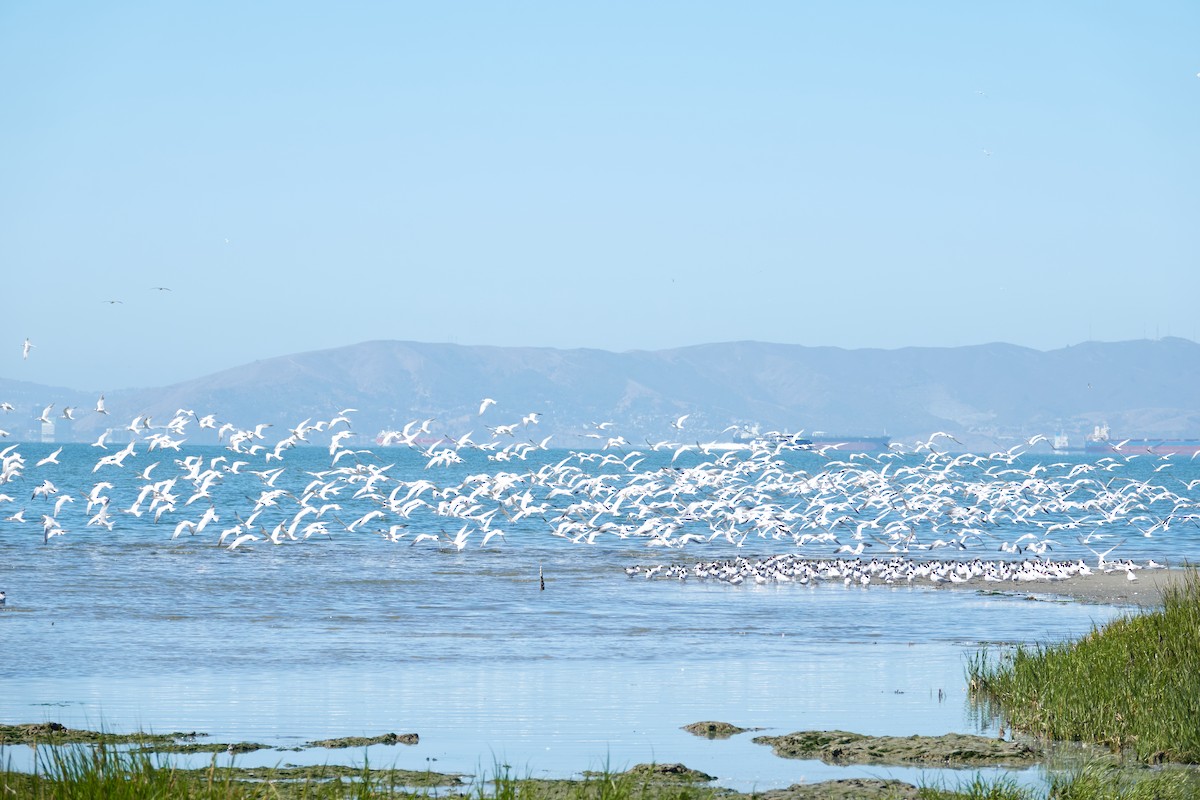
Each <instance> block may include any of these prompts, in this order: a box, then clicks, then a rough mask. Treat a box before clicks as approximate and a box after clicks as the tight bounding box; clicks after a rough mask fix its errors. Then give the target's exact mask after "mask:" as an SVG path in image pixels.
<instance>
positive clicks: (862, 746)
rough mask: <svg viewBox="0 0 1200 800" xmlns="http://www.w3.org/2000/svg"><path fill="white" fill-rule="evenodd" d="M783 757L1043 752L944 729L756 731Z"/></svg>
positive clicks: (888, 759) (937, 761) (898, 760)
mask: <svg viewBox="0 0 1200 800" xmlns="http://www.w3.org/2000/svg"><path fill="white" fill-rule="evenodd" d="M753 741H754V742H755V743H756V744H767V745H770V746H771V748H772V750H774V752H775V755H777V756H780V757H782V758H817V759H820V760H821V761H824V762H825V763H827V764H877V765H881V766H911V765H927V766H934V765H936V766H948V767H983V766H997V767H1002V766H1003V767H1025V766H1032V765H1033V764H1036V763H1037V762H1038V761H1039V760H1040V759H1041V757H1042V752H1041V751H1040V750H1038V749H1036V748H1035V747H1033V746H1032V745H1030V744H1026V743H1024V742H1015V741H1005V740H1003V739H995V738H990V737H986V736H974V735H970V734H962V733H947V734H945V735H943V736H865V735H863V734H861V733H848V732H846V731H801V732H798V733H788V734H784V735H783V736H756V737H754V740H753Z"/></svg>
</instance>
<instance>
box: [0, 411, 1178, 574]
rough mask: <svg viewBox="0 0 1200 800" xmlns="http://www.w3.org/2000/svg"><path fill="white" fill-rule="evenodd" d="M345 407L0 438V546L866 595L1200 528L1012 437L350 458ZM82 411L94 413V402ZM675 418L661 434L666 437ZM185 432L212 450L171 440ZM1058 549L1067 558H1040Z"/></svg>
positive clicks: (449, 446) (439, 450)
mask: <svg viewBox="0 0 1200 800" xmlns="http://www.w3.org/2000/svg"><path fill="white" fill-rule="evenodd" d="M0 409H3V410H4V411H5V412H9V413H11V411H12V410H13V409H12V406H11V405H10V404H7V403H5V404H2V405H0ZM354 411H355V410H354V409H345V410H343V411H341V412H338V413H336V414H331V415H330V416H329V417H328V418H327V419H320V420H315V421H314V420H312V419H307V420H304V421H303V422H301V423H299V424H297V425H295V426H293V427H291V428H290V429H286V430H284V429H282V428H281V429H279V430H274V429H273V427H274V426H272V425H270V424H266V423H263V424H259V425H255V426H253V427H250V428H242V427H239V426H237V425H234V424H232V423H229V422H223V421H221V420H219V419H218V418H217V416H216V415H214V414H201V413H198V412H196V411H193V410H189V409H179V410H178V411H177V412H176V414H175V415H173V417H172V418H171V419H170V420H168V421H167V422H166V423H165V424H159V425H155V424H152V421H151V420H150V419H148V418H146V417H137V418H135V419H133V420H132V421H131V422H130V423H129V424H128V425H127V426H126V427H125V429H123V430H122V431H121V433H122V437H121V438H127V439H128V442H127V443H125V444H124V445H122V446H117V445H116V444H110V443H109V442H108V441H107V439H108V436H107V435H104V436H101V437H100V438H99V439H98V440H97V441H96V442H94V443H92V445H91V448H88V449H87V451H86V452H87V453H88V457H86V458H83V456H82V454H83V453H84V452H85V451H84V448H85V447H86V445H74V446H72V448H73V449H72V450H71V451H69V452H68V454H67V456H64V455H63V453H64V448H63V447H59V448H58V449H56V450H54V451H53V452H51V453H49V454H47V455H45V456H42V457H40V458H36V459H34V458H30V459H28V460H27V459H26V458H25V457H24V455H23V453H22V446H21V445H20V444H10V445H8V446H6V447H4V448H2V449H0V533H4V534H6V535H12V533H13V532H14V531H21V530H25V529H27V528H28V527H35V528H36V529H40V534H41V538H42V541H43V542H44V543H50V542H51V541H52V540H53V539H55V538H57V537H62V536H66V535H67V534H69V533H73V532H76V531H85V532H86V531H95V532H105V533H113V534H115V533H119V532H121V531H122V530H123V529H126V528H127V527H138V528H143V529H144V528H145V527H146V526H154V529H157V530H162V531H163V532H164V535H167V534H169V535H170V537H171V538H180V537H188V538H189V539H191V538H195V537H203V538H205V539H206V540H211V541H212V542H213V543H214V544H216V545H220V546H223V547H226V548H228V549H230V550H237V549H239V548H244V547H247V546H249V545H251V544H255V543H263V544H265V543H269V544H273V545H283V544H287V543H291V542H299V541H304V540H307V539H310V538H313V537H331V536H341V535H346V534H352V535H363V534H366V535H372V536H377V537H380V538H382V539H384V540H387V541H389V542H394V543H399V542H406V543H408V544H410V545H422V546H426V547H434V548H439V549H444V550H449V551H463V550H465V549H467V548H468V547H497V546H503V545H504V543H505V542H507V541H508V540H507V538H506V535H507V534H518V533H519V536H520V537H530V536H536V535H545V536H549V537H554V538H557V539H562V540H565V541H568V542H573V543H576V544H581V545H594V544H596V543H598V542H613V541H617V540H621V541H624V542H625V543H627V544H635V543H636V544H642V545H645V546H648V547H653V548H682V547H686V546H702V545H710V544H712V545H715V546H725V547H733V548H740V547H742V546H743V545H745V544H746V543H747V541H748V540H750V541H751V543H752V544H754V543H758V542H778V543H779V545H782V546H786V547H788V548H790V550H791V551H792V552H791V553H790V554H789V555H787V556H780V557H777V559H776V560H767V561H765V562H750V561H747V560H745V559H742V560H737V559H734V560H731V561H728V562H709V563H707V564H697V565H695V566H693V567H688V568H682V567H671V566H662V565H660V566H657V567H645V568H643V567H638V568H631V569H635V570H636V572H635V573H631V574H644V575H645V576H646V577H676V578H686V577H696V578H704V579H717V580H725V581H728V582H730V583H738V582H741V581H747V580H749V581H754V582H764V581H772V582H788V581H795V582H799V583H810V582H816V581H829V580H840V581H843V582H856V583H861V584H863V585H866V584H869V583H870V582H872V581H876V582H879V583H888V582H897V581H905V582H912V581H914V580H929V581H932V582H935V583H936V582H938V581H947V582H960V581H963V580H972V579H980V580H992V579H997V580H1024V579H1026V578H1028V579H1031V580H1033V579H1036V580H1045V579H1055V578H1056V577H1064V576H1067V575H1070V574H1078V573H1080V572H1081V571H1087V570H1090V569H1092V568H1091V567H1088V565H1087V563H1086V561H1085V559H1084V558H1082V557H1080V554H1082V553H1085V552H1090V553H1091V554H1092V555H1094V556H1095V561H1094V562H1093V563H1094V564H1095V567H1094V568H1095V569H1097V570H1105V569H1109V570H1111V569H1123V570H1125V571H1126V572H1127V574H1128V575H1129V576H1130V577H1131V578H1132V577H1133V572H1132V569H1133V567H1134V565H1132V563H1131V562H1124V563H1122V562H1118V561H1115V560H1106V559H1107V558H1108V556H1109V555H1110V554H1112V553H1113V552H1114V551H1115V550H1117V549H1118V548H1119V547H1120V546H1121V545H1122V544H1123V543H1124V542H1125V541H1127V540H1128V539H1129V538H1130V537H1147V538H1155V537H1158V538H1165V537H1171V536H1172V535H1174V534H1176V533H1178V532H1179V531H1180V530H1182V529H1188V528H1191V527H1194V526H1200V509H1198V508H1197V500H1196V489H1197V486H1200V480H1191V481H1185V480H1181V479H1177V478H1174V477H1172V470H1173V469H1174V468H1175V466H1176V462H1174V461H1172V460H1171V459H1170V457H1161V458H1159V457H1158V456H1150V455H1148V454H1143V455H1144V458H1145V459H1149V458H1154V459H1157V460H1158V462H1159V463H1157V464H1156V465H1155V467H1154V468H1153V469H1150V470H1147V469H1137V470H1135V469H1134V468H1133V466H1134V463H1135V459H1136V458H1138V454H1127V455H1122V454H1120V453H1115V454H1114V455H1112V456H1109V457H1105V458H1101V459H1099V460H1096V461H1080V460H1060V461H1054V460H1053V457H1050V458H1046V457H1040V456H1034V455H1032V454H1030V455H1023V454H1025V453H1026V452H1027V450H1028V449H1029V448H1028V447H1027V446H1025V445H1024V444H1023V445H1021V446H1017V447H1014V448H1011V449H1009V450H1007V451H1002V452H994V453H990V454H969V453H959V454H954V453H951V452H948V451H947V450H946V449H945V448H944V445H945V444H946V443H947V441H948V440H950V439H951V438H952V437H950V436H949V434H945V433H938V434H934V435H933V436H931V437H930V438H929V440H928V441H925V442H920V443H918V444H917V445H916V446H915V447H914V448H911V449H909V450H902V449H898V448H897V449H892V450H889V451H887V452H882V453H846V454H843V453H839V452H838V451H837V450H836V449H832V450H830V449H828V448H826V449H823V450H822V451H821V452H820V453H818V454H809V455H807V456H805V457H803V458H797V457H795V456H794V454H792V453H791V452H789V446H788V445H787V440H786V438H783V437H775V438H772V437H763V438H760V439H757V440H755V441H753V442H751V443H749V444H748V445H747V446H746V447H744V448H740V449H733V448H729V449H720V448H717V447H715V446H711V447H710V446H706V445H696V446H690V445H684V444H680V443H678V442H671V441H661V442H649V441H647V442H646V444H645V446H644V447H636V446H633V445H631V444H630V443H629V442H627V441H626V440H625V439H624V437H622V436H619V435H614V433H613V431H612V430H611V427H612V426H611V423H599V424H596V425H595V426H594V427H595V431H594V433H593V434H592V435H593V436H594V437H595V439H596V440H597V446H596V449H591V450H587V449H580V450H569V451H567V450H557V451H551V450H549V449H548V443H549V439H550V437H545V438H541V439H540V440H539V438H538V437H536V436H534V435H533V430H534V429H535V428H536V426H537V425H538V423H539V415H538V414H537V413H530V414H524V415H520V416H518V417H516V418H514V419H513V420H512V421H511V422H507V423H499V424H495V425H489V426H488V427H487V430H488V435H487V436H481V437H479V441H474V440H473V438H472V436H473V434H470V435H465V436H460V437H447V436H442V437H440V438H433V439H432V442H433V443H432V444H430V443H429V442H430V441H431V439H430V437H429V434H430V431H431V423H432V422H433V420H423V421H422V420H414V421H412V422H410V423H409V424H408V425H406V426H404V428H403V429H402V430H400V431H396V432H395V433H394V434H392V437H391V440H390V441H389V442H388V443H387V444H389V445H391V446H389V447H384V448H375V449H353V448H352V447H351V446H350V443H351V442H352V441H353V439H354V438H355V437H354V431H353V427H352V423H353V414H354ZM51 413H52V407H48V408H47V409H45V410H44V411H43V414H42V416H43V417H48V415H50V414H51ZM62 413H70V414H74V413H76V412H75V410H73V409H67V410H65V411H64V412H62ZM94 413H98V414H107V413H108V412H107V410H106V409H105V408H104V401H103V397H101V398H100V399H99V401H98V402H97V404H96V407H95V409H94ZM498 413H500V409H499V408H498V407H496V402H495V401H494V400H492V399H490V398H487V399H485V400H484V401H483V402H481V404H480V406H479V415H480V416H481V417H482V416H484V415H486V414H490V415H493V416H494V415H496V414H498ZM686 419H687V415H684V416H681V417H679V418H677V419H675V420H674V421H673V422H672V421H670V420H667V421H665V425H669V427H670V428H671V429H672V430H674V431H680V430H682V428H683V427H684V425H685V421H686ZM206 429H207V430H208V431H209V434H208V435H209V436H210V438H211V437H212V436H215V438H216V441H217V442H218V443H219V446H220V447H221V448H223V449H217V448H197V449H196V450H197V451H196V452H189V449H185V448H184V444H185V442H186V441H187V439H188V437H189V436H190V435H192V434H193V433H194V432H195V431H203V430H206ZM110 430H111V429H110ZM126 433H127V434H128V436H125V435H124V434H126ZM1037 440H1038V437H1034V438H1033V439H1031V440H1030V441H1029V442H1028V443H1027V444H1028V445H1029V446H1032V445H1033V444H1035V443H1036V441H1037ZM92 448H94V450H93V449H92ZM298 448H299V449H298ZM318 448H319V449H318ZM398 449H402V450H407V451H408V453H406V454H403V453H400V452H398ZM93 453H94V455H92V454H93ZM298 453H305V454H306V455H302V456H301V455H297V454H298ZM318 455H319V458H318ZM817 455H820V456H821V457H820V458H817V457H816V456H817ZM81 458H82V461H83V462H84V463H80V460H81ZM402 462H403V463H402ZM1143 463H1144V461H1143ZM770 546H773V547H774V546H775V545H770ZM1068 551H1072V552H1074V553H1075V555H1073V556H1072V557H1071V558H1069V559H1067V560H1062V556H1063V554H1064V553H1066V552H1068ZM977 553H988V554H997V553H999V554H1002V555H999V556H997V555H989V556H988V558H989V559H994V560H983V559H982V558H974V559H973V558H972V556H974V555H975V554H977ZM947 554H949V557H947V558H942V557H943V556H946V555H947ZM802 556H804V557H802ZM935 559H940V560H935ZM1054 559H1059V560H1057V561H1055V560H1054ZM1087 561H1090V559H1087ZM1035 575H1036V577H1035Z"/></svg>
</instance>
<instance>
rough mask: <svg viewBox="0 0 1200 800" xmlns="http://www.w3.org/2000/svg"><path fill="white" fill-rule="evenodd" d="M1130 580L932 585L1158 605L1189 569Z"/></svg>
mask: <svg viewBox="0 0 1200 800" xmlns="http://www.w3.org/2000/svg"><path fill="white" fill-rule="evenodd" d="M1133 575H1134V577H1135V580H1132V581H1131V580H1129V577H1128V575H1127V574H1126V572H1125V571H1124V570H1119V571H1113V572H1094V573H1092V574H1091V575H1080V576H1076V577H1073V578H1066V579H1064V580H1058V581H1038V582H1030V583H1020V584H1012V585H1006V584H987V583H976V582H971V583H965V584H955V583H939V584H937V585H934V586H930V587H929V588H931V589H933V590H934V591H939V592H978V593H980V594H992V595H1004V596H1008V597H1026V598H1029V599H1031V600H1042V599H1058V600H1075V601H1078V602H1080V603H1096V604H1101V605H1118V606H1124V605H1128V606H1136V607H1138V608H1154V607H1156V606H1159V605H1161V603H1162V595H1163V591H1164V590H1166V589H1168V588H1172V587H1175V586H1179V585H1181V584H1182V583H1183V580H1184V577H1185V576H1186V575H1187V570H1185V569H1174V568H1173V569H1139V570H1136V571H1135V572H1133Z"/></svg>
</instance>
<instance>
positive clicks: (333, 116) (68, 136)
mask: <svg viewBox="0 0 1200 800" xmlns="http://www.w3.org/2000/svg"><path fill="white" fill-rule="evenodd" d="M1198 72H1200V3H1196V2H1194V1H1192V0H1187V1H1186V2H1158V3H1139V2H1128V3H1099V2H1055V3H1045V2H1028V3H1019V2H1018V3H1000V4H996V3H991V4H981V3H962V2H945V3H893V2H857V3H856V2H845V3H843V2H837V3H803V2H797V1H794V0H788V1H786V2H755V3H729V2H725V3H704V2H695V1H694V0H687V2H674V3H672V2H658V3H646V2H641V1H640V0H639V1H638V2H603V3H590V4H582V3H562V2H541V3H521V2H505V3H493V2H455V3H421V4H417V3H405V2H378V3H371V2H348V3H320V4H315V3H314V4H308V3H298V2H286V3H282V2H280V3H273V2H262V3H242V2H223V1H222V0H216V1H215V2H204V3H161V2H119V1H117V0H114V1H113V2H103V3H69V2H31V1H30V2H26V1H23V0H9V1H8V2H5V3H3V4H2V5H0V101H2V116H3V122H2V124H0V266H2V268H0V293H2V297H3V315H2V316H0V377H7V378H17V379H22V380H31V381H37V382H41V383H51V384H56V385H64V386H69V387H73V388H79V389H100V390H103V389H116V388H123V387H128V386H139V385H161V384H166V383H170V382H174V381H178V380H184V379H187V378H192V377H198V376H200V375H204V374H207V373H210V372H214V371H217V370H220V369H224V368H227V367H231V366H235V365H238V364H242V363H245V362H248V361H253V360H255V359H259V358H266V357H272V356H277V355H284V354H288V353H293V352H299V351H305V350H313V349H324V348H329V347H337V346H341V345H346V344H352V343H355V342H360V341H364V340H369V339H404V340H417V341H433V342H439V341H452V342H457V343H460V344H497V345H529V346H549V347H560V348H573V347H595V348H602V349H607V350H629V349H661V348H668V347H676V346H683V345H690V344H701V343H706V342H717V341H730V340H741V339H755V340H761V341H771V342H784V343H795V344H804V345H835V346H840V347H848V348H860V347H882V348H889V349H890V348H897V347H905V346H956V345H966V344H976V343H983V342H993V341H1005V342H1012V343H1015V344H1019V345H1024V346H1028V347H1034V348H1037V349H1041V350H1048V349H1054V348H1059V347H1063V346H1066V345H1068V344H1076V343H1079V342H1082V341H1086V340H1090V339H1096V340H1104V341H1115V340H1126V339H1140V338H1153V337H1156V336H1166V335H1168V334H1170V335H1175V336H1183V337H1186V338H1189V339H1196V338H1198V335H1200V320H1198V316H1200V314H1198V310H1200V259H1198V255H1200V156H1198V148H1200V78H1198V77H1197V73H1198ZM157 286H164V287H169V289H170V291H159V290H155V289H152V288H151V287H157ZM107 300H120V301H121V302H120V303H107V302H105V301H107ZM26 337H28V338H29V339H30V340H31V341H32V342H33V343H34V345H35V347H34V349H33V351H32V352H31V354H30V357H29V359H28V360H27V361H25V360H22V358H21V345H22V342H23V341H24V339H25V338H26Z"/></svg>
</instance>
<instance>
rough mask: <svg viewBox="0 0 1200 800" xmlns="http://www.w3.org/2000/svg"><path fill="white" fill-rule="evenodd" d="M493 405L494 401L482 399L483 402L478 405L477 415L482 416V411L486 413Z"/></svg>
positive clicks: (487, 398)
mask: <svg viewBox="0 0 1200 800" xmlns="http://www.w3.org/2000/svg"><path fill="white" fill-rule="evenodd" d="M495 404H496V401H495V400H493V399H492V398H490V397H485V398H483V401H482V402H481V403H480V404H479V413H480V414H483V412H484V411H487V407H488V406H491V405H495Z"/></svg>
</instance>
